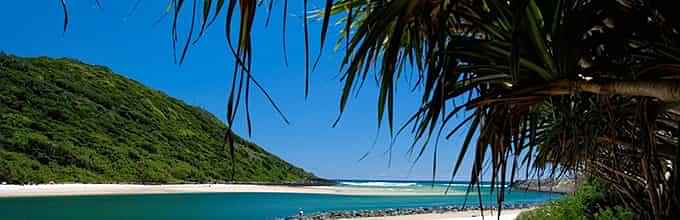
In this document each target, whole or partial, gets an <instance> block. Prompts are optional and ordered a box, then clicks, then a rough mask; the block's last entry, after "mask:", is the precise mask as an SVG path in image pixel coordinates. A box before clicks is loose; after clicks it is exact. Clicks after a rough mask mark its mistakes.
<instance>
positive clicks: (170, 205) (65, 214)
mask: <svg viewBox="0 0 680 220" xmlns="http://www.w3.org/2000/svg"><path fill="white" fill-rule="evenodd" d="M374 185H377V184H374ZM388 185H389V184H388ZM344 187H367V186H344ZM371 187H380V186H371ZM382 187H383V188H390V189H398V188H399V187H401V188H403V189H409V188H417V187H422V186H417V185H409V186H406V185H403V186H396V185H392V186H382ZM429 188H432V187H429ZM482 197H483V199H482V200H483V201H484V203H487V204H492V203H494V202H495V198H496V196H495V195H493V194H490V193H482ZM558 197H559V195H557V194H550V193H537V192H509V193H508V194H506V201H507V202H508V203H531V204H534V203H541V202H544V201H547V200H551V199H555V198H558ZM464 201H465V197H464V196H461V195H447V196H444V195H426V196H425V195H423V196H420V195H417V196H344V195H322V194H297V193H187V194H160V195H114V196H59V197H56V196H55V197H32V198H1V199H0V219H3V220H5V219H7V220H13V219H275V218H281V217H285V216H290V215H294V214H296V213H297V211H298V209H299V208H303V209H304V211H305V213H313V212H320V211H329V210H359V209H385V208H409V207H434V206H446V205H461V204H463V202H464ZM477 201H478V200H477V196H476V195H474V196H471V197H468V202H467V204H470V203H472V204H477Z"/></svg>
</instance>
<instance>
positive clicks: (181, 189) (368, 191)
mask: <svg viewBox="0 0 680 220" xmlns="http://www.w3.org/2000/svg"><path fill="white" fill-rule="evenodd" d="M217 192H276V193H316V194H334V195H441V193H438V192H431V193H423V192H420V191H404V190H399V191H396V190H376V189H375V188H361V187H335V186H284V185H246V184H179V185H135V184H79V183H74V184H49V185H0V197H25V196H65V195H112V194H126V195H127V194H163V193H217ZM449 195H452V193H449Z"/></svg>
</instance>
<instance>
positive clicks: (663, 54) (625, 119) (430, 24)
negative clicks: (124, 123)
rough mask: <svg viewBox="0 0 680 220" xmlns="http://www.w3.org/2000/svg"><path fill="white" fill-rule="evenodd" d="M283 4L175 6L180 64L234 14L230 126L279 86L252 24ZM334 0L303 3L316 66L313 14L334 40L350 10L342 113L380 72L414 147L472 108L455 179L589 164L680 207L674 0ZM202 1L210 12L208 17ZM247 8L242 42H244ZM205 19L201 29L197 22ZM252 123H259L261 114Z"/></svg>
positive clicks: (389, 104) (176, 2)
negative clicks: (469, 165)
mask: <svg viewBox="0 0 680 220" xmlns="http://www.w3.org/2000/svg"><path fill="white" fill-rule="evenodd" d="M62 2H63V1H62ZM273 2H274V1H273V0H270V1H257V0H240V1H236V0H229V1H225V0H215V1H213V0H203V1H202V2H201V1H197V0H193V1H183V0H172V1H170V3H169V6H170V7H169V8H170V9H171V11H169V13H172V14H173V17H174V19H173V24H172V25H173V36H175V37H174V38H173V45H178V48H180V49H179V50H177V51H178V52H179V54H181V55H180V56H179V61H180V62H181V61H182V60H183V59H184V57H185V55H186V51H187V50H188V49H189V45H190V42H191V41H192V40H194V39H197V38H198V37H200V36H201V35H202V34H203V33H204V31H206V29H207V28H208V27H209V26H210V24H211V23H212V22H213V21H214V20H215V19H216V18H217V17H218V15H220V14H221V13H223V14H225V19H226V23H227V26H226V32H227V34H226V36H227V41H228V42H229V50H230V51H231V52H232V53H233V55H234V57H235V63H236V65H235V66H236V68H235V69H234V74H233V78H232V82H231V92H230V95H229V100H228V109H227V112H228V120H227V121H228V124H229V125H232V124H233V123H234V118H235V114H236V112H237V111H236V109H237V108H238V106H239V103H240V102H242V101H241V100H242V97H243V100H245V101H243V102H245V104H244V105H245V106H246V108H247V106H248V97H249V93H250V88H251V87H253V86H254V88H256V89H258V90H260V91H262V92H265V90H264V88H262V86H260V85H259V83H257V81H256V80H255V79H254V78H253V75H252V73H251V72H250V63H251V54H252V50H251V48H252V47H253V46H254V45H253V43H252V41H251V39H250V32H251V29H252V25H253V22H254V19H255V13H256V11H257V9H258V5H262V7H267V8H269V11H270V12H271V9H272V5H273ZM297 2H299V1H297ZM325 2H326V4H325V7H324V8H322V9H320V10H316V11H309V10H308V7H307V6H308V0H303V1H302V2H301V3H302V4H303V5H304V16H305V18H306V19H303V20H304V27H305V29H304V30H305V31H304V32H305V33H304V36H305V39H304V44H305V66H306V74H307V75H308V74H309V71H310V69H311V68H313V66H314V65H315V64H316V62H312V60H310V51H309V37H310V36H309V31H308V29H307V26H308V19H307V18H310V17H315V16H316V17H319V18H321V23H322V24H321V32H320V33H319V36H320V42H321V44H322V45H323V44H324V43H325V42H324V41H325V39H326V35H327V32H328V26H329V23H330V20H332V19H333V18H334V17H338V18H339V21H342V22H343V26H344V30H343V31H342V33H340V35H341V36H342V37H344V38H345V45H344V46H345V48H344V59H343V65H342V67H341V71H342V73H343V77H342V82H343V83H344V89H343V92H342V95H341V97H340V107H339V109H340V114H342V112H343V111H344V109H345V107H346V103H347V100H348V99H349V97H350V96H349V94H350V93H351V92H352V91H354V90H356V89H358V88H359V87H361V85H362V84H363V82H364V81H365V80H366V78H367V77H368V75H369V74H375V76H376V77H377V78H378V79H379V81H380V85H379V89H380V93H379V94H380V95H379V97H378V100H377V103H378V110H377V113H378V123H379V124H381V123H382V120H383V119H384V118H386V120H387V125H388V127H389V129H390V131H391V133H392V132H394V134H395V135H399V134H400V133H403V132H404V131H408V130H407V128H410V127H411V126H412V129H411V133H412V136H413V137H414V141H413V145H412V146H411V150H412V151H413V152H414V153H415V154H416V155H417V156H418V157H420V156H421V155H422V154H423V152H424V150H425V149H426V147H427V146H428V143H429V142H430V140H431V139H432V138H439V137H440V136H441V135H442V134H443V131H444V130H445V128H446V127H449V126H447V125H449V124H450V123H454V122H453V121H452V120H451V119H452V118H453V116H455V115H458V114H463V115H465V117H464V119H463V120H462V121H459V122H458V123H459V124H457V125H456V126H455V128H454V129H453V130H449V131H447V135H446V137H451V136H452V135H453V134H455V133H456V132H458V131H460V130H461V128H463V127H466V126H467V128H468V129H467V133H466V134H465V139H464V141H463V144H462V146H461V152H460V154H459V156H458V159H457V160H456V161H455V167H454V171H453V174H452V177H451V178H453V177H454V176H455V175H456V173H457V171H458V169H459V167H460V164H461V163H462V161H463V159H464V158H465V157H468V156H472V157H473V158H474V164H473V170H472V175H471V177H470V181H471V186H475V185H476V186H478V184H479V182H480V177H481V174H482V171H483V169H485V168H486V166H484V164H485V163H487V162H488V163H489V164H490V166H489V168H490V169H491V176H492V179H491V181H492V185H496V184H495V183H498V182H502V183H506V182H513V180H514V178H515V176H516V173H517V170H518V169H520V168H523V167H524V168H526V169H527V170H528V171H531V172H533V173H539V174H540V173H545V172H542V171H550V172H547V173H548V174H550V175H560V174H562V173H564V172H577V173H583V174H586V175H590V176H593V177H596V178H599V179H602V180H603V181H605V182H608V183H610V184H608V187H610V189H611V191H612V192H615V193H616V195H617V196H618V197H619V199H620V201H621V202H622V203H623V204H625V205H626V206H627V207H628V208H631V209H633V210H635V211H636V212H637V213H639V215H640V216H641V217H647V218H668V217H670V216H672V215H676V214H680V209H678V208H680V189H678V187H677V186H680V170H679V169H676V168H675V166H676V164H678V163H679V162H680V161H679V160H680V147H678V142H679V141H678V133H679V132H680V130H679V129H680V128H679V126H678V121H680V107H679V106H680V81H679V80H678V79H679V78H680V33H679V32H680V15H679V14H678V13H675V11H674V10H673V9H674V7H673V6H674V5H673V4H672V3H671V2H669V1H662V0H598V1H595V0H553V1H536V0H513V1H500V0H419V1H414V0H326V1H325ZM200 3H203V4H202V7H203V10H202V11H203V13H202V14H201V13H198V12H197V7H201V4H200ZM288 4H289V2H288V1H287V0H283V4H280V7H281V8H282V9H283V11H284V16H283V18H282V19H283V23H284V26H283V31H284V32H285V25H286V14H287V12H286V11H287V8H288ZM290 4H292V3H290ZM183 7H191V9H192V12H193V13H192V14H190V18H191V19H192V22H191V27H190V29H189V34H188V38H187V39H184V40H182V41H180V39H178V38H177V37H176V36H177V31H176V30H177V28H176V25H177V22H176V21H177V20H178V19H181V18H182V17H183V16H182V15H180V13H179V11H180V10H181V9H182V8H183ZM236 14H238V16H239V19H238V21H239V22H238V30H237V33H238V35H237V36H238V39H231V37H230V36H231V35H232V34H231V32H232V27H233V26H234V25H236V24H235V23H232V21H233V20H234V19H233V18H234V16H236ZM195 18H198V19H195ZM195 20H198V23H199V25H196V27H195V28H194V23H196V22H194V21H195ZM65 21H67V20H65ZM65 23H66V22H65ZM194 30H196V31H197V32H194ZM284 36H285V33H284ZM284 42H285V39H284ZM284 48H285V43H284ZM341 52H342V51H341ZM407 67H413V68H415V69H417V70H418V71H416V72H415V73H413V74H415V75H416V77H417V78H418V80H417V82H416V84H417V85H416V86H422V88H423V89H422V94H421V97H422V98H421V101H420V105H421V107H420V109H419V110H418V111H416V112H415V113H414V114H413V116H412V117H411V118H410V119H409V120H407V121H406V122H405V123H404V124H403V125H402V126H401V127H398V128H395V127H394V125H393V124H394V120H393V112H394V108H393V103H394V90H395V89H396V85H397V83H395V81H396V80H398V79H399V76H400V75H401V74H408V72H406V71H403V69H404V68H407ZM305 85H306V86H305V94H307V85H308V84H305ZM265 94H266V92H265ZM266 97H267V99H268V100H269V101H270V102H271V103H272V104H273V106H274V107H275V108H276V109H277V110H278V107H276V105H274V102H273V101H272V99H271V98H270V97H269V96H268V95H267V96H266ZM246 112H247V111H246ZM385 113H387V114H386V115H385ZM246 119H247V123H248V128H249V129H248V131H249V132H250V120H249V119H250V116H249V115H248V113H246ZM227 134H230V133H227ZM475 134H478V138H477V139H476V140H475V138H474V137H475ZM230 137H231V135H226V137H225V138H226V139H227V140H232V139H233V138H230ZM470 145H472V146H474V147H470ZM232 150H233V148H232ZM434 150H435V153H436V147H435V149H434ZM508 176H509V177H510V178H509V180H508V179H506V177H508ZM497 187H498V188H497V189H496V190H498V191H499V192H500V193H499V194H498V195H499V197H498V202H499V204H500V203H502V202H503V200H504V193H503V192H505V191H506V189H505V188H504V184H500V185H498V186H497ZM470 188H471V189H472V187H470ZM476 188H477V190H479V187H476ZM498 207H501V206H498Z"/></svg>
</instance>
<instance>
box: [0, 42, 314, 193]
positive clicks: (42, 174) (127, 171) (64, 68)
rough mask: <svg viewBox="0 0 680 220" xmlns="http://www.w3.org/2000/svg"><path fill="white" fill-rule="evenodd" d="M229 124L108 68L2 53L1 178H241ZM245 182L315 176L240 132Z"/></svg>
mask: <svg viewBox="0 0 680 220" xmlns="http://www.w3.org/2000/svg"><path fill="white" fill-rule="evenodd" d="M225 131H226V126H225V125H224V123H223V122H221V121H220V120H218V119H217V118H216V117H214V116H213V115H212V114H210V113H208V112H206V111H204V110H202V109H200V108H197V107H193V106H190V105H187V104H185V103H184V102H182V101H180V100H177V99H174V98H172V97H169V96H167V95H165V94H163V93H162V92H159V91H156V90H152V89H149V88H147V87H145V86H144V85H142V84H140V83H138V82H135V81H133V80H130V79H127V78H125V77H122V76H120V75H117V74H115V73H112V72H111V70H110V69H108V68H106V67H102V66H93V65H87V64H83V63H81V62H79V61H75V60H70V59H50V58H19V57H15V56H8V55H4V54H3V55H0V181H4V182H9V183H31V182H32V183H45V182H49V181H55V182H87V183H104V182H147V183H149V182H151V183H179V182H212V181H229V180H232V179H231V177H232V173H231V171H232V168H231V165H232V163H231V157H230V154H229V153H228V150H226V148H225V146H224V135H225ZM236 143H237V144H236V157H235V158H236V160H237V161H236V169H235V173H234V176H233V177H234V179H233V180H237V181H267V182H288V181H300V180H305V179H309V178H312V177H313V176H312V174H310V173H307V172H305V171H304V170H302V169H300V168H297V167H294V166H292V165H290V164H288V163H287V162H285V161H283V160H282V159H280V158H278V157H276V156H274V155H272V154H270V153H268V152H266V151H264V150H263V149H262V148H260V147H259V146H257V145H255V144H253V143H250V142H248V141H246V140H244V139H242V138H240V137H237V141H236Z"/></svg>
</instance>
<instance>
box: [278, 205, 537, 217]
mask: <svg viewBox="0 0 680 220" xmlns="http://www.w3.org/2000/svg"><path fill="white" fill-rule="evenodd" d="M536 205H538V204H534V203H517V204H510V203H506V204H503V210H507V209H524V208H530V207H534V206H536ZM495 208H496V206H493V205H492V206H489V207H484V209H485V210H487V209H495ZM474 210H477V211H478V210H479V207H476V206H470V205H468V206H459V205H451V206H438V207H418V208H390V209H380V210H353V211H325V212H318V213H312V214H309V215H305V216H297V215H294V216H288V217H285V218H280V220H283V219H285V220H320V219H350V218H367V217H384V216H400V215H418V214H432V213H435V214H440V213H449V212H463V211H474Z"/></svg>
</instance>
